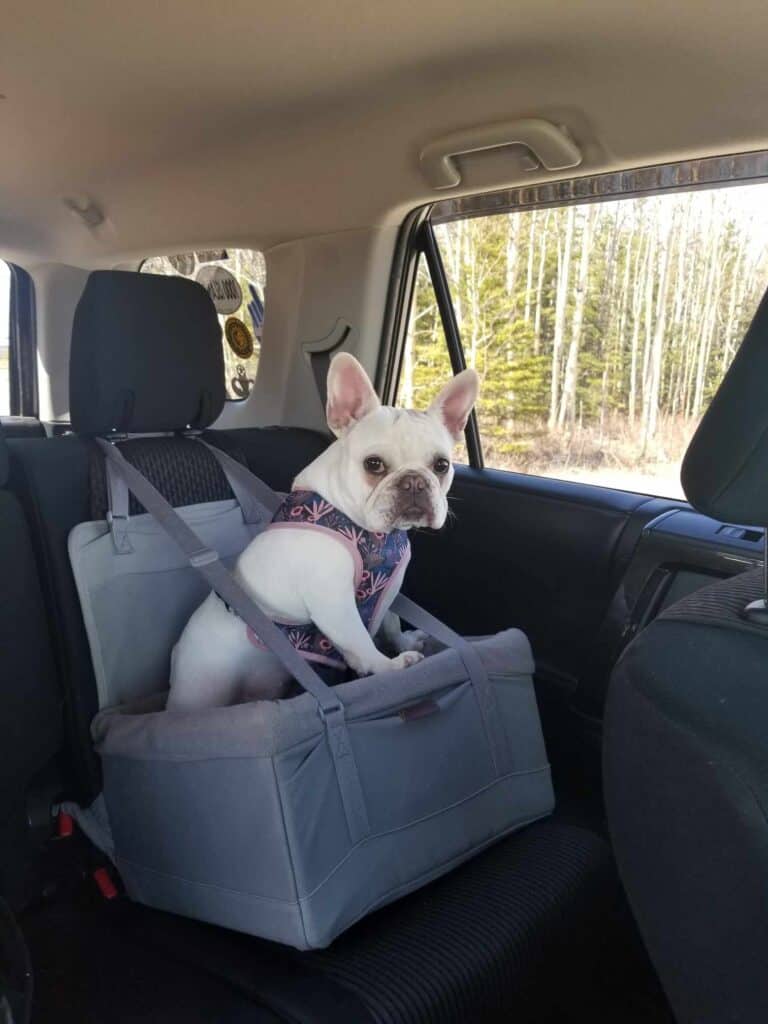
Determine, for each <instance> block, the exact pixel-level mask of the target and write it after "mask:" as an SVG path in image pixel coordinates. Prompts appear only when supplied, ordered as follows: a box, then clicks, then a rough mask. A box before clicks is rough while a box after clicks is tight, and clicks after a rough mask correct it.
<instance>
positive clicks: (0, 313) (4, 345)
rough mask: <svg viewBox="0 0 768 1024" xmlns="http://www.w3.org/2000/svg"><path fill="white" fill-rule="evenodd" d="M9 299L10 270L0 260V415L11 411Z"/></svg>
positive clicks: (5, 414) (8, 413) (6, 414)
mask: <svg viewBox="0 0 768 1024" xmlns="http://www.w3.org/2000/svg"><path fill="white" fill-rule="evenodd" d="M10 301H11V270H10V267H9V266H8V264H7V263H4V262H3V261H2V260H0V416H8V415H10V412H11V381H10V368H9V361H10V349H9V334H10V323H11V316H10Z"/></svg>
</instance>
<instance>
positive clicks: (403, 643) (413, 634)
mask: <svg viewBox="0 0 768 1024" xmlns="http://www.w3.org/2000/svg"><path fill="white" fill-rule="evenodd" d="M428 639H429V634H428V633H425V632H424V630H423V629H406V630H405V631H404V632H403V633H401V634H400V640H399V642H398V645H397V646H398V650H399V651H400V652H401V653H402V652H404V651H423V650H424V644H425V643H426V642H427V640H428Z"/></svg>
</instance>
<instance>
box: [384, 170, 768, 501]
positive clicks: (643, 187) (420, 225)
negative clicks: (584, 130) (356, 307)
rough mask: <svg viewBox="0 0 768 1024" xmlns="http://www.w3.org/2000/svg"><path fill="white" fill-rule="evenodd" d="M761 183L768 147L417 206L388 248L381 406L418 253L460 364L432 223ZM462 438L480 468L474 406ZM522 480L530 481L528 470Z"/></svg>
mask: <svg viewBox="0 0 768 1024" xmlns="http://www.w3.org/2000/svg"><path fill="white" fill-rule="evenodd" d="M767 182H768V150H758V151H755V152H749V153H736V154H731V155H725V156H711V157H703V158H701V159H695V160H681V161H676V162H674V163H668V164H656V165H651V166H648V167H638V168H631V169H628V170H624V171H616V172H607V173H604V174H593V175H585V176H583V177H577V178H566V179H561V180H557V181H547V182H542V183H539V184H535V185H521V186H515V187H513V188H507V189H501V190H493V191H488V192H480V193H474V194H472V195H469V196H457V197H455V198H451V199H443V200H439V201H437V202H434V203H429V204H427V205H425V206H421V207H417V208H416V209H415V210H413V211H411V213H410V214H409V216H408V217H407V218H406V220H405V222H404V224H403V228H402V229H401V233H400V236H399V239H398V243H397V246H396V251H395V258H394V262H393V269H392V278H391V280H390V291H389V297H390V300H391V301H390V302H388V305H387V310H388V311H389V310H390V309H391V310H392V314H391V316H390V317H389V319H388V320H387V321H385V329H384V332H383V343H384V348H383V351H382V365H384V366H385V367H386V375H385V376H384V377H383V379H382V381H381V384H382V390H381V392H380V393H381V394H382V396H383V398H384V400H385V401H387V402H389V403H391V404H394V402H395V401H396V398H397V390H398V386H399V383H400V375H401V370H402V360H403V356H404V352H405V338H406V333H407V330H408V322H409V319H410V315H411V310H412V307H413V298H414V293H415V284H416V273H417V270H418V261H419V258H420V257H421V256H422V255H424V256H425V258H426V261H427V269H428V272H429V275H430V280H431V282H432V287H433V289H434V292H435V298H436V300H437V304H438V309H439V312H440V319H441V322H442V326H443V332H444V334H445V339H446V348H447V350H448V355H449V359H450V361H451V367H452V369H453V372H454V373H458V372H460V371H461V370H462V369H464V368H465V367H466V360H465V357H464V347H463V345H462V342H461V333H460V330H459V327H458V323H457V322H456V316H455V311H454V306H453V301H452V299H451V292H450V286H449V282H448V279H447V276H446V274H445V269H444V267H443V261H442V257H441V255H440V249H439V246H438V244H437V240H436V238H435V235H434V230H433V225H434V224H441V223H447V222H449V221H453V220H464V219H469V218H475V217H487V216H493V215H495V214H501V213H522V212H528V211H532V210H545V209H565V208H567V207H569V206H584V205H586V204H587V203H610V202H615V201H617V200H620V199H634V198H642V197H645V196H653V195H668V194H674V193H676V192H699V191H711V190H712V189H715V188H736V187H738V186H739V185H757V184H763V183H767ZM406 299H407V301H406ZM465 439H466V445H467V454H468V458H469V465H470V467H472V468H473V469H485V461H484V456H483V447H482V437H481V435H480V431H479V426H478V422H477V415H476V412H475V410H474V409H473V410H472V414H471V417H470V419H469V421H468V423H467V428H466V431H465ZM498 472H513V471H512V470H498ZM515 472H519V471H515ZM525 475H527V476H536V474H534V473H526V474H525ZM546 479H559V478H555V477H552V478H546ZM589 486H600V485H599V484H590V485H589Z"/></svg>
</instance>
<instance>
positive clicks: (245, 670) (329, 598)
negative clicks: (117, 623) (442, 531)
mask: <svg viewBox="0 0 768 1024" xmlns="http://www.w3.org/2000/svg"><path fill="white" fill-rule="evenodd" d="M477 391H478V378H477V374H476V373H475V372H474V370H464V371H463V372H462V373H459V374H458V375H457V376H456V377H454V378H453V379H452V380H450V381H449V382H448V383H447V384H446V385H445V387H444V388H443V389H442V391H441V392H440V393H439V395H438V396H437V398H436V399H435V400H434V402H433V403H432V405H431V406H430V407H429V409H428V410H427V411H426V412H414V411H410V410H403V409H394V408H392V407H389V406H382V405H381V404H380V402H379V400H378V398H377V396H376V393H375V391H374V390H373V386H372V385H371V382H370V380H369V379H368V376H367V375H366V373H365V370H364V369H363V368H362V366H361V365H360V364H359V363H358V361H357V360H356V359H355V358H354V357H353V356H351V355H349V354H348V353H339V354H338V355H336V356H335V357H334V359H333V360H332V362H331V366H330V369H329V372H328V404H327V410H326V411H327V418H328V425H329V427H330V428H331V430H332V431H333V432H334V433H335V434H336V436H337V440H336V441H334V443H333V444H331V445H330V446H329V447H328V448H327V449H326V450H325V451H324V452H323V453H322V454H321V455H319V456H318V457H317V458H316V459H315V460H314V462H312V463H310V465H309V466H307V467H306V468H305V469H304V470H302V472H301V473H299V475H298V476H297V477H296V479H295V481H294V485H293V486H294V489H297V490H309V491H315V492H317V493H318V494H320V495H321V496H322V497H323V498H325V499H326V500H327V501H329V502H331V503H332V504H333V505H335V506H336V507H337V508H338V509H340V510H341V511H342V512H343V513H344V514H345V515H347V516H348V517H349V518H350V519H352V520H353V521H354V522H355V523H357V524H358V525H359V526H361V527H363V528H364V529H366V530H371V531H375V532H385V533H388V532H389V531H391V530H394V529H406V530H407V529H410V528H411V527H414V526H429V527H431V528H433V529H439V528H440V527H441V526H442V525H443V523H444V522H445V519H446V516H447V514H448V502H447V497H446V495H447V492H448V489H449V487H450V486H451V482H452V480H453V466H452V464H451V452H452V449H453V446H454V444H455V443H456V441H458V440H459V438H460V437H461V435H462V432H463V430H464V427H465V425H466V422H467V418H468V417H469V414H470V411H471V409H472V406H473V405H474V402H475V399H476V397H477ZM371 459H373V460H376V459H378V460H380V463H381V466H379V463H378V462H376V461H373V462H371V461H370V460H371ZM446 463H447V465H446ZM372 467H373V468H375V472H371V468H372ZM408 477H410V479H411V480H412V481H413V480H414V479H415V478H418V482H419V483H418V486H419V488H421V490H420V491H419V495H418V497H419V501H418V502H414V499H413V492H412V491H411V490H407V489H406V490H404V489H403V481H404V480H406V479H407V478H408ZM235 574H236V576H237V578H238V580H239V582H240V583H241V585H242V586H243V587H244V588H245V589H246V590H247V591H248V593H249V594H250V595H251V597H252V598H253V599H254V600H255V601H256V603H257V604H258V605H259V606H260V607H261V609H262V610H263V611H264V612H265V613H266V614H267V615H269V616H270V618H272V619H279V620H280V621H283V622H296V623H304V622H309V621H311V622H314V624H315V625H316V626H317V627H318V628H319V629H320V630H321V631H322V632H323V633H325V635H326V636H327V637H328V638H329V640H330V641H331V642H332V643H333V645H334V646H335V647H336V648H337V649H338V650H339V651H341V653H342V654H343V655H344V657H345V659H346V661H347V664H348V665H349V666H350V667H351V668H352V669H353V670H354V671H355V672H357V673H358V675H366V674H368V673H372V672H380V671H382V670H386V669H401V668H405V667H407V666H408V665H412V664H414V663H415V662H416V661H419V660H420V659H421V658H422V654H421V653H420V650H421V648H422V646H423V640H424V634H422V633H420V632H419V631H418V630H414V631H411V632H406V633H403V632H401V629H400V620H399V619H398V617H397V616H396V615H394V614H393V613H392V612H389V611H388V610H387V609H384V617H383V619H381V620H380V621H381V626H380V630H379V635H380V636H381V637H383V639H384V640H385V641H386V643H387V645H388V646H389V647H390V648H391V649H394V650H395V651H397V652H399V653H397V654H396V655H395V656H394V657H388V656H387V655H386V654H384V653H382V651H380V650H379V649H378V647H377V646H376V644H375V643H374V640H373V637H372V636H371V635H370V634H369V632H368V630H367V629H366V628H365V626H364V625H363V622H362V620H361V618H360V615H359V613H358V610H357V605H356V603H355V593H354V564H353V560H352V556H351V554H350V553H349V552H348V551H347V550H346V549H345V548H344V547H343V546H342V545H341V544H339V543H338V542H337V541H335V540H334V539H333V538H332V537H328V536H323V535H322V533H320V532H319V531H304V530H267V531H265V532H264V533H262V534H259V535H258V536H257V537H256V538H255V539H254V540H253V541H252V542H251V543H250V544H249V545H248V547H247V548H246V549H245V551H244V552H243V553H242V555H241V556H240V558H239V560H238V562H237V566H236V569H235ZM401 582H402V579H400V580H397V581H395V585H393V586H392V587H391V588H390V591H389V593H388V595H387V598H388V601H387V608H388V606H389V604H391V601H392V600H394V597H395V595H396V593H397V590H398V589H399V586H400V583H401ZM288 678H289V677H288V674H287V672H286V671H285V669H284V668H283V666H282V665H281V663H280V662H279V661H278V660H277V658H276V657H275V656H274V655H273V654H271V653H270V652H268V651H263V650H260V649H258V648H257V647H255V646H254V645H253V644H252V643H251V642H250V641H249V640H248V638H247V636H246V628H245V624H244V623H243V621H242V620H241V619H240V618H238V616H237V615H235V614H233V613H232V612H230V611H228V610H227V608H226V606H225V605H224V603H223V602H222V601H221V600H220V598H218V597H217V596H216V595H215V594H214V593H211V594H210V595H209V596H208V597H207V598H206V600H205V601H204V602H203V603H202V604H201V605H200V607H199V608H198V609H197V611H195V612H194V614H193V615H192V617H191V618H190V620H189V622H188V623H187V626H186V627H185V629H184V632H183V633H182V635H181V637H180V639H179V641H178V643H177V644H176V647H175V648H174V651H173V657H172V665H171V692H170V696H169V700H168V708H169V710H176V711H180V710H192V709H199V708H206V707H215V706H219V705H226V704H233V703H237V702H240V701H245V700H260V699H272V698H276V697H279V696H281V695H282V693H283V692H284V690H285V684H286V682H287V681H288Z"/></svg>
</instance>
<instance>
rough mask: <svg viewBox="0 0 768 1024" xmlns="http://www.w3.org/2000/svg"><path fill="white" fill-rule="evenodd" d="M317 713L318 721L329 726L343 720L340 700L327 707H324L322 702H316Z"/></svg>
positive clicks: (342, 706)
mask: <svg viewBox="0 0 768 1024" xmlns="http://www.w3.org/2000/svg"><path fill="white" fill-rule="evenodd" d="M317 713H318V715H319V716H320V721H321V722H325V723H326V724H327V725H329V726H330V727H331V728H333V726H334V725H337V724H339V723H340V722H343V721H344V705H343V704H342V703H341V701H338V702H337V703H336V704H332V705H331V707H329V708H324V707H323V705H322V704H318V706H317Z"/></svg>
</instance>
